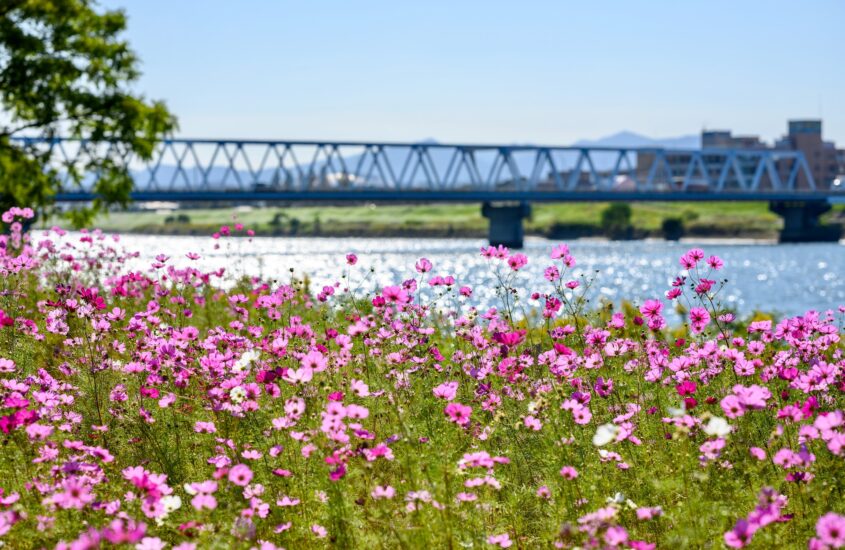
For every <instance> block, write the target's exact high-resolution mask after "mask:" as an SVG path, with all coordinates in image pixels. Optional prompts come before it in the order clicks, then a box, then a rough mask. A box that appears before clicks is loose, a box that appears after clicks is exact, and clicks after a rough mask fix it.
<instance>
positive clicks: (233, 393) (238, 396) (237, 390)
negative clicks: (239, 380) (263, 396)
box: [229, 386, 246, 405]
mask: <svg viewBox="0 0 845 550" xmlns="http://www.w3.org/2000/svg"><path fill="white" fill-rule="evenodd" d="M229 398H230V399H231V400H232V403H234V404H236V405H237V404H239V403H241V402H242V401H243V400H244V399H246V390H245V389H243V388H242V387H240V386H235V387H234V388H232V389H231V390H230V391H229Z"/></svg>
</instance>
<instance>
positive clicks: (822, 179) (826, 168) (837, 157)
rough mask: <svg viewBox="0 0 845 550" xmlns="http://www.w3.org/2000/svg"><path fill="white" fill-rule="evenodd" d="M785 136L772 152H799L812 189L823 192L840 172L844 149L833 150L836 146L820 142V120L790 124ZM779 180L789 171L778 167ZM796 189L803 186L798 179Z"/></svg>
mask: <svg viewBox="0 0 845 550" xmlns="http://www.w3.org/2000/svg"><path fill="white" fill-rule="evenodd" d="M788 129H789V133H788V134H787V135H785V136H784V137H782V138H781V139H779V140H778V141H777V142H775V149H781V150H789V151H801V152H802V153H804V158H805V159H807V164H808V165H809V167H810V173H811V174H813V179H814V180H815V182H816V185H817V186H819V187H821V188H823V189H824V188H827V187H829V186H830V184H831V182H833V180H834V179H835V178H836V176H837V175H839V174H841V173H842V172H843V168H845V165H843V164H842V160H843V157H845V149H837V148H836V144H834V143H833V142H831V141H824V140H823V139H822V121H821V120H790V121H789V128H788ZM778 168H779V171H780V177H781V179H784V178H788V177H789V168H788V167H787V166H779V167H778ZM799 180H801V181H799V182H798V185H799V187H803V186H804V185H805V184H806V182H804V181H802V180H803V178H799Z"/></svg>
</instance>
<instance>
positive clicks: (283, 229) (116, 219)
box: [94, 202, 845, 238]
mask: <svg viewBox="0 0 845 550" xmlns="http://www.w3.org/2000/svg"><path fill="white" fill-rule="evenodd" d="M607 206H608V203H564V204H535V205H533V213H532V216H531V218H530V219H528V220H526V224H525V228H526V232H527V233H528V234H530V235H540V236H547V237H553V238H575V237H582V236H601V235H602V234H603V232H602V227H601V213H602V211H603V210H605V209H606V208H607ZM631 210H632V212H631V226H632V228H633V235H634V236H635V237H640V238H642V237H661V236H663V232H662V229H661V226H662V224H663V221H664V220H666V219H669V218H680V219H681V220H683V225H684V235H685V236H690V237H696V236H699V237H748V238H775V237H776V236H777V233H778V231H779V230H780V227H781V220H780V218H779V217H778V216H777V215H776V214H773V213H772V212H770V211H769V209H768V203H765V202H759V203H757V202H752V203H748V202H745V203H724V202H712V203H704V202H695V203H694V202H689V203H666V202H655V203H648V202H644V203H635V204H632V205H631ZM843 217H845V211H843V209H842V207H837V208H835V209H834V210H833V211H832V212H829V213H828V214H826V215H825V217H824V218H823V221H828V222H841V221H842V219H843ZM233 219H237V220H238V221H241V222H242V223H244V224H245V225H247V226H249V227H250V228H252V229H254V230H255V232H256V233H257V234H259V235H302V236H311V235H323V236H336V235H357V236H373V237H382V236H384V237H386V236H430V237H482V236H485V235H486V231H487V220H486V219H484V218H483V217H482V216H481V208H480V206H479V205H478V204H439V205H434V204H422V205H414V204H408V205H372V204H371V205H360V206H295V207H266V208H252V209H249V208H244V207H240V208H204V209H186V210H179V211H174V212H167V211H162V212H113V213H110V214H109V215H107V216H103V217H101V218H98V219H97V220H96V222H95V224H94V225H95V226H96V227H100V228H102V229H104V230H108V231H123V232H135V233H154V234H184V235H190V234H208V233H210V232H212V231H215V230H217V229H218V228H219V227H220V222H221V220H233Z"/></svg>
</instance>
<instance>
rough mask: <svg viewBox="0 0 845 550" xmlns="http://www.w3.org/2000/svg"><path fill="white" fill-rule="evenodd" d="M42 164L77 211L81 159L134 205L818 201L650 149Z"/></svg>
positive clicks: (228, 145) (319, 151) (709, 156)
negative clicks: (117, 166) (594, 198)
mask: <svg viewBox="0 0 845 550" xmlns="http://www.w3.org/2000/svg"><path fill="white" fill-rule="evenodd" d="M17 139H18V140H19V142H20V143H22V144H24V145H26V146H28V147H32V148H35V149H38V150H41V151H46V152H49V153H50V157H51V159H52V164H53V166H54V167H55V169H56V170H57V171H58V173H59V174H60V177H61V178H62V181H63V189H62V192H61V193H60V197H61V198H63V199H65V200H74V199H77V200H84V199H85V198H86V197H89V196H90V195H91V193H92V192H93V186H94V183H95V182H96V179H97V174H96V173H95V172H93V171H91V170H89V169H88V168H87V164H86V160H87V159H89V158H91V157H92V156H99V157H103V156H107V157H109V158H112V159H113V160H115V162H119V163H124V164H125V165H127V166H128V167H129V169H130V173H131V174H132V177H133V179H134V181H135V193H136V195H138V196H146V197H152V196H156V197H166V196H168V195H174V196H175V195H180V196H184V197H191V196H195V197H200V196H202V197H213V196H225V195H227V194H238V195H242V196H246V195H249V194H255V195H260V196H264V197H272V198H279V199H291V200H300V199H307V200H311V199H320V198H321V197H328V196H331V197H332V198H355V197H356V196H359V195H360V196H364V195H366V196H367V197H369V198H376V199H377V198H384V199H401V198H402V197H405V196H411V195H413V196H414V197H424V196H426V194H427V193H431V194H436V195H438V196H446V195H450V196H456V197H458V196H462V195H464V194H472V195H473V196H484V195H485V194H490V195H491V196H493V195H497V194H499V195H507V196H513V197H519V196H520V194H525V195H526V196H527V195H529V194H530V195H531V196H532V197H540V198H542V197H543V196H546V195H548V196H555V197H559V196H563V195H571V196H577V195H578V194H579V193H588V194H597V193H601V194H607V195H609V196H612V195H613V194H614V193H618V194H619V195H620V196H622V195H625V196H633V195H635V194H637V193H647V194H650V195H651V194H659V195H664V194H665V195H667V196H669V195H685V194H690V193H696V194H708V193H712V194H730V195H734V196H742V195H765V194H778V195H784V194H795V195H800V194H802V193H810V194H812V193H818V192H819V191H823V187H824V184H823V183H822V185H821V187H822V188H819V187H817V182H815V181H814V179H813V176H812V173H811V171H810V169H809V166H808V165H807V161H806V159H805V158H804V156H803V155H802V154H801V153H800V152H798V151H789V150H777V149H748V150H741V149H659V148H615V147H544V146H532V145H501V146H500V145H448V144H440V143H371V142H323V141H261V140H209V139H168V140H164V141H162V142H161V143H159V144H158V145H157V146H156V149H155V153H154V155H153V158H152V159H151V160H149V161H141V160H140V159H138V158H136V157H134V156H133V155H131V154H129V153H128V152H127V151H126V150H125V148H124V147H122V145H121V144H119V143H109V142H91V141H86V140H75V139H43V138H17Z"/></svg>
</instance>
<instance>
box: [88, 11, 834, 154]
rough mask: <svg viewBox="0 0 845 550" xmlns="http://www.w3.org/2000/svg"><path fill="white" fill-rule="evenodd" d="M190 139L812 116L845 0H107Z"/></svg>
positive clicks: (554, 137) (824, 97)
mask: <svg viewBox="0 0 845 550" xmlns="http://www.w3.org/2000/svg"><path fill="white" fill-rule="evenodd" d="M101 5H102V6H105V7H110V8H111V7H122V8H124V9H125V10H126V11H127V13H128V15H129V30H128V32H127V37H128V39H129V40H130V42H131V44H132V46H133V48H134V49H135V51H136V52H137V53H138V54H139V56H140V57H141V59H142V61H143V72H144V75H143V77H142V79H141V81H140V83H139V86H138V89H139V90H140V91H142V92H143V93H145V94H146V95H147V96H149V97H155V98H161V99H164V100H166V101H167V103H168V105H169V106H170V107H171V109H172V110H173V111H174V112H175V113H176V114H177V115H178V116H179V119H180V126H181V130H180V132H179V134H180V135H181V136H185V137H226V138H231V137H237V138H280V139H350V140H352V139H355V140H359V139H360V140H390V141H397V140H418V139H424V138H430V137H431V138H436V139H438V140H440V141H450V142H462V141H463V142H486V143H492V142H505V143H512V142H531V143H546V144H567V143H571V142H573V141H575V140H577V139H580V138H596V137H600V136H604V135H608V134H612V133H615V132H617V131H620V130H631V131H635V132H639V133H643V134H646V135H649V136H652V137H666V136H675V135H682V134H694V133H697V132H698V131H699V130H701V128H703V127H707V128H728V129H733V130H734V131H735V132H739V133H755V134H760V135H761V136H762V137H763V138H765V139H768V140H771V139H773V138H775V137H777V136H780V135H781V134H783V133H784V132H785V129H786V119H787V118H800V117H819V116H821V117H822V118H823V119H824V124H825V126H824V134H825V137H826V138H827V139H835V140H837V141H838V142H840V145H845V26H843V24H844V23H845V1H842V0H801V1H799V0H793V1H788V2H787V1H780V0H766V1H763V0H743V1H737V0H731V1H729V0H708V1H679V0H642V1H630V0H618V1H615V0H604V1H601V0H593V1H583V0H582V1H580V2H570V1H563V0H559V1H553V0H545V1H541V0H519V1H518V2H517V1H509V2H505V1H501V2H500V1H495V0H486V1H483V2H482V1H458V0H449V1H439V0H426V1H424V2H411V1H402V0H390V1H363V0H346V1H318V0H301V1H296V2H294V1H271V0H237V1H236V0H204V1H201V0H107V1H103V2H102V3H101Z"/></svg>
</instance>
